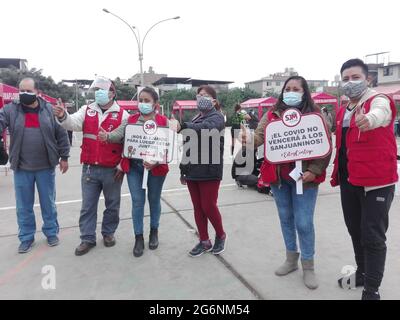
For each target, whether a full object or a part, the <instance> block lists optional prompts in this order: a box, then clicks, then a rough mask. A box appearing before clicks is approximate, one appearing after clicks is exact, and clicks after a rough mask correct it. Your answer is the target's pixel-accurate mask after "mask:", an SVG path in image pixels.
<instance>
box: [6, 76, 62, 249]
mask: <svg viewBox="0 0 400 320" xmlns="http://www.w3.org/2000/svg"><path fill="white" fill-rule="evenodd" d="M19 91H20V93H19V102H12V103H10V104H8V105H6V106H5V107H4V108H2V109H1V110H0V136H1V135H2V133H3V132H4V130H6V128H8V129H9V131H10V135H11V144H10V167H11V169H12V170H14V187H15V195H16V207H17V220H18V227H19V234H18V237H19V240H20V241H21V244H20V246H19V248H18V252H19V253H26V252H28V251H30V250H31V249H32V246H33V243H34V236H35V232H36V223H35V214H34V211H33V205H34V197H35V184H36V187H37V190H38V193H39V200H40V209H41V212H42V218H43V227H42V231H43V234H44V235H45V236H46V237H47V243H48V245H49V246H56V245H57V244H58V243H59V239H58V237H57V235H58V232H59V227H58V221H57V210H56V205H55V198H56V191H55V167H56V166H57V165H59V166H60V171H61V172H62V173H65V172H66V171H67V170H68V157H69V150H70V145H69V141H68V135H67V131H65V129H63V128H62V127H61V126H60V125H59V124H58V123H57V122H56V121H55V119H54V116H53V110H52V106H51V104H49V103H47V102H46V101H44V100H43V99H42V98H39V97H38V96H37V88H36V85H35V81H34V80H33V79H31V78H25V79H22V80H21V82H20V84H19Z"/></svg>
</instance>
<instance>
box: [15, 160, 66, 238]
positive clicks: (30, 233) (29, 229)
mask: <svg viewBox="0 0 400 320" xmlns="http://www.w3.org/2000/svg"><path fill="white" fill-rule="evenodd" d="M55 177H56V174H55V170H54V168H52V169H45V170H38V171H26V170H15V172H14V188H15V199H16V203H17V220H18V228H19V232H18V238H19V240H20V241H21V242H24V241H31V240H34V238H35V232H36V220H35V213H34V211H33V205H34V202H35V184H36V187H37V190H38V193H39V202H40V209H41V212H42V218H43V227H42V231H43V233H44V235H45V236H46V237H52V236H56V235H57V234H58V231H59V226H58V221H57V209H56V204H55V201H56V186H55Z"/></svg>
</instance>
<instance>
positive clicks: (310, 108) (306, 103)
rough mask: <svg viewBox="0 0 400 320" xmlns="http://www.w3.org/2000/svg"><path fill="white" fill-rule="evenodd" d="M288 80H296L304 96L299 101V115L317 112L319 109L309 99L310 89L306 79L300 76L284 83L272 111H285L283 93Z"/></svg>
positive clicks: (310, 98)
mask: <svg viewBox="0 0 400 320" xmlns="http://www.w3.org/2000/svg"><path fill="white" fill-rule="evenodd" d="M290 80H298V81H300V82H301V87H302V88H303V91H304V94H303V99H302V101H301V105H302V107H301V109H300V111H301V113H310V112H319V108H318V107H317V106H316V105H315V103H314V100H313V99H312V97H311V92H310V88H309V87H308V83H307V81H306V79H304V78H303V77H300V76H292V77H290V78H288V79H287V80H286V81H285V84H284V85H283V88H282V91H281V94H280V95H279V98H278V101H277V102H276V104H275V107H274V110H284V109H287V106H286V104H285V103H284V102H283V93H284V92H285V89H286V86H287V84H288V82H289V81H290Z"/></svg>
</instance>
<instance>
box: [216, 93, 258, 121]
mask: <svg viewBox="0 0 400 320" xmlns="http://www.w3.org/2000/svg"><path fill="white" fill-rule="evenodd" d="M255 98H261V96H260V94H258V93H257V92H255V91H253V90H251V89H249V88H233V89H229V90H227V91H223V92H220V93H219V94H218V100H219V102H220V103H221V105H222V109H223V111H224V112H226V115H227V119H228V121H227V122H228V123H227V125H230V122H231V118H232V117H233V115H234V113H235V105H236V104H240V103H242V102H244V101H246V100H248V99H255Z"/></svg>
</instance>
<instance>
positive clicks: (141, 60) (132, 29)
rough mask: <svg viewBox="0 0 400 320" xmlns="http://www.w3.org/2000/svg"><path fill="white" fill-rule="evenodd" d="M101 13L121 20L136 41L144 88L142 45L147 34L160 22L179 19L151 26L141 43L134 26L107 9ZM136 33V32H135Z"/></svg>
mask: <svg viewBox="0 0 400 320" xmlns="http://www.w3.org/2000/svg"><path fill="white" fill-rule="evenodd" d="M103 11H104V12H105V13H109V14H111V15H113V16H114V17H116V18H117V19H119V20H121V21H122V22H123V23H124V24H126V25H127V26H128V27H129V29H130V30H131V31H132V33H133V35H134V36H135V39H136V44H137V46H138V52H139V64H140V85H141V86H144V75H143V44H144V41H145V40H146V37H147V35H148V34H149V32H150V31H151V30H152V29H153V28H154V27H155V26H157V25H159V24H160V23H162V22H165V21H169V20H177V19H179V18H180V17H179V16H177V17H173V18H168V19H164V20H161V21H158V22H156V23H155V24H153V25H152V26H151V27H150V28H149V29H148V30H147V31H146V33H145V35H144V37H143V40H142V41H141V39H140V32H139V29H138V28H136V27H135V26H131V25H130V24H129V23H128V22H126V21H125V20H124V19H122V18H121V17H119V16H117V15H116V14H114V13H112V12H111V11H109V10H107V9H103ZM136 31H137V32H136Z"/></svg>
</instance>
